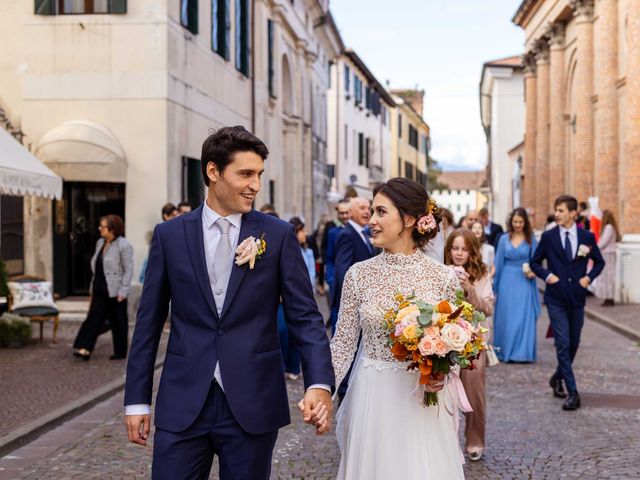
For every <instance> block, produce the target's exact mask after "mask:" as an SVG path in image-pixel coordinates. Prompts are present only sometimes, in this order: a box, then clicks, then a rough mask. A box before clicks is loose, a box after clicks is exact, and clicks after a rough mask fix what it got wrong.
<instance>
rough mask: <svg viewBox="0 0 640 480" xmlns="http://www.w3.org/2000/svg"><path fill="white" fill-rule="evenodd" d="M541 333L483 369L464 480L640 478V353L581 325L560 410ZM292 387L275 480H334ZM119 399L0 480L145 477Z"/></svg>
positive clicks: (331, 445)
mask: <svg viewBox="0 0 640 480" xmlns="http://www.w3.org/2000/svg"><path fill="white" fill-rule="evenodd" d="M547 325H548V320H547V319H546V317H544V316H543V317H542V318H541V319H540V321H539V325H538V333H539V338H540V339H541V340H540V341H539V345H538V354H539V358H538V362H537V363H536V364H533V365H522V364H519V365H516V364H508V365H506V364H501V365H498V366H497V367H494V368H491V369H489V372H488V397H489V399H488V418H489V420H488V431H487V445H488V447H487V450H486V456H485V458H484V459H483V460H481V461H480V462H477V463H467V465H466V466H465V471H466V475H467V479H470V480H475V479H478V480H479V479H483V480H484V479H521V478H522V479H561V478H585V479H616V480H617V479H638V478H640V378H639V377H638V375H637V373H636V372H637V370H638V366H639V364H640V348H638V346H637V345H635V343H634V342H632V341H630V340H628V339H626V338H624V337H622V336H620V335H618V334H617V333H615V332H612V331H611V330H609V329H606V328H605V327H603V326H601V325H599V324H596V323H594V322H591V321H587V322H586V324H585V329H584V334H583V342H582V345H581V349H580V352H579V353H578V357H577V359H576V364H575V366H576V371H577V378H578V382H579V383H578V385H579V387H580V390H581V393H582V399H583V408H582V409H580V410H578V411H576V412H563V411H562V410H561V408H560V407H561V404H562V401H561V400H559V399H554V398H553V396H552V395H551V390H550V388H549V387H548V386H547V381H548V378H549V376H550V374H551V373H552V371H553V369H554V365H555V360H554V352H553V345H552V341H551V340H549V339H546V340H545V339H543V337H544V332H546V328H547ZM288 386H289V393H290V399H291V401H290V403H291V409H292V418H293V419H294V422H293V424H292V425H290V426H288V427H287V428H285V429H283V430H282V431H281V432H280V435H279V438H278V442H277V444H276V450H275V453H274V463H273V475H272V478H274V479H276V478H277V479H294V478H297V479H306V480H317V479H330V478H335V474H336V471H337V465H338V462H339V453H338V449H337V445H336V442H335V437H333V436H330V437H316V436H315V435H313V434H311V431H310V428H309V427H307V426H306V425H304V424H303V423H302V421H301V420H300V418H299V414H298V413H297V411H296V410H295V401H296V400H297V399H299V398H300V396H301V394H302V386H301V382H300V381H297V382H289V383H288ZM121 395H122V394H118V395H116V396H114V397H113V398H111V399H110V400H108V401H106V402H104V403H102V404H100V405H97V406H96V407H94V408H93V409H91V410H89V411H88V412H86V413H85V414H83V415H80V416H79V417H76V418H75V419H73V420H71V421H69V422H67V423H65V424H64V425H61V426H60V427H59V428H57V429H56V430H53V431H51V432H49V433H47V434H45V435H43V436H42V437H40V438H39V439H38V440H36V441H34V442H33V443H31V444H30V445H28V446H25V447H23V448H21V449H18V450H16V451H14V452H12V453H11V455H9V456H7V457H4V458H2V459H0V480H4V479H8V478H15V479H76V478H77V479H92V478H95V479H137V478H140V479H142V478H149V467H150V458H151V456H150V455H151V450H150V448H141V447H137V446H134V445H130V444H128V443H126V441H125V436H124V428H123V425H122V422H123V419H122V407H121V404H122V401H121V399H122V397H121ZM211 478H213V479H215V478H218V477H217V476H216V474H215V472H213V473H212V475H211ZM390 480H391V479H390Z"/></svg>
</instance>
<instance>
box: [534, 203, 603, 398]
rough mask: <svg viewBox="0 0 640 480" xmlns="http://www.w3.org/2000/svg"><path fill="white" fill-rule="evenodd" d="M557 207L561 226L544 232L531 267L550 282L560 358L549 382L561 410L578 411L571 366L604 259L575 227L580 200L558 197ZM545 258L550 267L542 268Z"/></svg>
mask: <svg viewBox="0 0 640 480" xmlns="http://www.w3.org/2000/svg"><path fill="white" fill-rule="evenodd" d="M554 208H555V219H556V223H557V226H556V227H554V228H552V229H551V230H549V231H547V232H544V233H543V234H542V238H541V239H540V243H539V244H538V248H537V249H536V251H535V253H534V255H533V258H532V259H531V269H532V270H533V271H534V273H535V274H536V275H537V276H538V277H539V278H541V279H542V280H544V281H545V282H546V283H547V287H546V289H545V292H544V303H545V305H546V306H547V312H548V313H549V319H550V320H551V326H552V328H553V338H554V343H555V347H556V355H557V358H558V367H557V368H556V371H555V373H554V374H553V375H552V377H551V379H550V380H549V384H550V385H551V388H552V389H553V394H554V395H555V396H556V397H559V398H566V401H565V402H564V405H563V406H562V408H563V410H575V409H577V408H580V395H579V394H578V388H577V386H576V380H575V377H574V374H573V367H572V363H573V360H574V358H575V356H576V353H577V352H578V346H579V345H580V333H581V331H582V326H583V324H584V304H585V298H586V294H587V287H588V286H589V284H590V283H591V282H593V280H594V279H595V278H596V277H597V276H598V275H600V272H602V269H603V268H604V260H603V258H602V255H601V254H600V249H599V248H598V244H597V243H596V240H595V237H594V236H593V234H592V233H591V232H588V231H586V230H583V229H580V228H577V225H576V223H575V218H576V215H577V214H578V202H577V200H576V199H575V198H574V197H571V196H568V195H563V196H561V197H558V198H557V199H556V201H555V204H554ZM544 260H547V265H548V268H545V267H543V265H542V262H543V261H544ZM589 260H593V268H592V269H591V271H589V272H587V266H588V264H589ZM563 382H564V383H565V385H566V387H567V391H568V395H567V393H565V390H564V387H563V384H562V383H563Z"/></svg>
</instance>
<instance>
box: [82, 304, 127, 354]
mask: <svg viewBox="0 0 640 480" xmlns="http://www.w3.org/2000/svg"><path fill="white" fill-rule="evenodd" d="M107 320H108V321H109V325H110V326H111V335H112V339H113V354H114V355H117V356H121V357H125V356H126V355H127V345H128V340H129V338H128V334H129V320H128V318H127V301H126V300H123V301H122V302H118V298H117V297H113V298H111V297H109V295H108V294H107V293H94V294H93V295H92V296H91V305H89V313H88V314H87V318H86V319H85V321H84V322H83V323H82V326H81V327H80V330H79V331H78V335H77V336H76V340H75V342H73V348H86V349H87V350H89V351H93V349H94V348H95V346H96V341H97V340H98V337H99V336H100V334H102V333H104V332H105V331H106V329H105V328H104V327H105V322H106V321H107Z"/></svg>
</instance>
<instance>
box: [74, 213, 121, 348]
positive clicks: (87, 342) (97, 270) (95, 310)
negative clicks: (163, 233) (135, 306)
mask: <svg viewBox="0 0 640 480" xmlns="http://www.w3.org/2000/svg"><path fill="white" fill-rule="evenodd" d="M98 228H99V230H100V238H99V239H98V242H97V243H96V251H95V253H94V254H93V257H92V258H91V271H92V273H93V278H92V279H91V285H90V287H89V288H90V291H91V303H90V305H89V313H88V314H87V318H86V320H85V321H84V322H83V324H82V326H81V327H80V331H79V332H78V336H77V337H76V340H75V342H74V343H73V348H75V349H77V351H76V352H74V355H75V356H76V357H80V358H82V359H83V360H89V358H90V357H91V352H92V351H93V349H94V347H95V345H96V341H97V339H98V336H99V335H100V333H102V332H103V330H102V328H103V325H104V323H105V321H106V320H108V321H109V324H110V325H111V335H112V338H113V355H111V357H110V360H121V359H124V358H126V356H127V343H128V326H129V323H128V319H127V296H128V295H129V291H130V289H131V277H132V276H133V248H132V247H131V244H130V243H129V242H128V241H127V240H126V239H125V238H124V236H123V235H124V223H123V222H122V219H121V218H120V217H119V216H118V215H107V216H106V217H102V218H101V219H100V225H99V227H98Z"/></svg>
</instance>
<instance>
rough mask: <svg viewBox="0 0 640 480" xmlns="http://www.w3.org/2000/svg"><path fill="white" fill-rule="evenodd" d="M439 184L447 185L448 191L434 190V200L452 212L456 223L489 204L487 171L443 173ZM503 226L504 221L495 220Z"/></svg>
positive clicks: (439, 178)
mask: <svg viewBox="0 0 640 480" xmlns="http://www.w3.org/2000/svg"><path fill="white" fill-rule="evenodd" d="M438 182H440V183H442V184H443V185H446V186H447V188H446V190H445V189H443V190H433V191H432V192H431V194H432V195H433V199H434V200H435V201H436V202H437V203H438V205H440V206H441V207H443V208H446V209H448V210H450V211H451V213H452V214H453V218H454V220H455V221H456V222H458V221H460V219H461V218H462V217H464V216H465V215H466V214H467V213H468V212H469V211H471V210H476V211H477V210H480V209H481V208H484V207H486V206H487V204H488V202H489V193H490V187H489V182H488V179H487V171H486V170H477V171H470V172H442V173H441V174H440V175H438ZM494 221H495V222H496V223H499V224H503V220H502V219H494Z"/></svg>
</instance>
